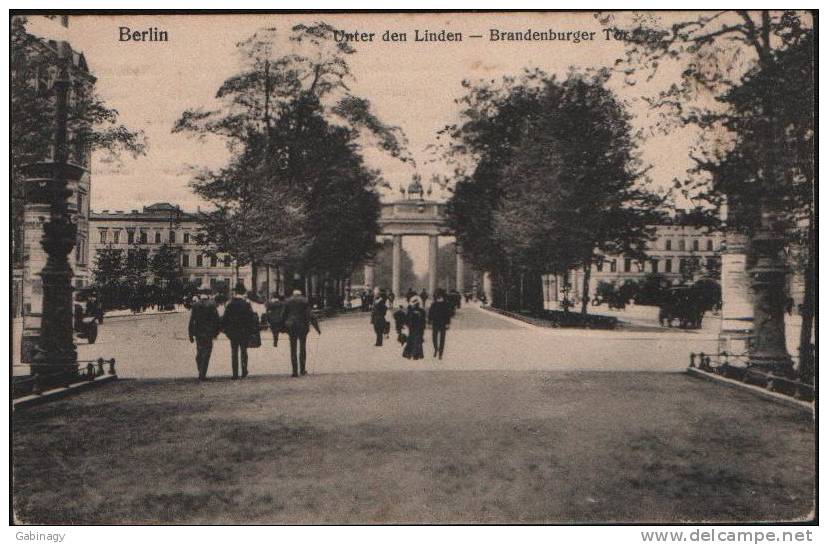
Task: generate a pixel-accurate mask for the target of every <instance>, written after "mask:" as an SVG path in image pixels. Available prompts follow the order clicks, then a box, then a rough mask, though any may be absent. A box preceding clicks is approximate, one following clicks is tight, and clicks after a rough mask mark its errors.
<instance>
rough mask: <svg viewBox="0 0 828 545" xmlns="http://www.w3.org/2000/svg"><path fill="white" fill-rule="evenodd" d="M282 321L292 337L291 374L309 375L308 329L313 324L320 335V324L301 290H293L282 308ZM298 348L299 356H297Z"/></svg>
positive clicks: (290, 337)
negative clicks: (306, 367) (306, 364)
mask: <svg viewBox="0 0 828 545" xmlns="http://www.w3.org/2000/svg"><path fill="white" fill-rule="evenodd" d="M282 323H283V324H284V325H285V329H286V330H287V334H288V338H289V339H290V365H291V367H292V369H293V374H292V375H291V376H294V377H298V376H299V375H300V374H302V375H307V374H308V372H307V370H306V369H305V362H306V360H307V352H306V344H307V338H308V331H309V330H310V326H311V325H313V327H314V329H316V332H317V333H319V334H320V335H321V334H322V332H321V331H320V330H319V324H318V323H317V322H316V318H315V317H314V316H313V315H312V314H311V307H310V303H309V302H308V299H307V298H306V297H305V296H303V295H302V292H301V291H300V290H293V295H291V296H290V297H289V298H288V299H287V300H286V301H285V305H284V308H283V309H282ZM297 350H298V358H297Z"/></svg>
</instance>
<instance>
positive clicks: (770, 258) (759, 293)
mask: <svg viewBox="0 0 828 545" xmlns="http://www.w3.org/2000/svg"><path fill="white" fill-rule="evenodd" d="M769 221H770V218H768V219H763V223H764V225H763V226H762V228H761V229H760V230H759V232H758V233H756V234H755V235H754V236H753V238H752V240H751V248H752V250H753V255H754V257H755V260H756V261H755V263H754V265H753V267H751V268H750V269H749V270H748V273H749V274H750V277H751V287H752V288H753V336H752V339H751V343H750V365H751V367H755V368H758V369H759V370H761V371H762V372H767V373H772V374H779V375H792V374H793V362H792V360H791V357H790V355H789V354H788V349H787V346H786V345H785V275H786V274H787V272H788V271H787V267H786V266H785V263H784V262H783V261H782V259H781V253H782V248H783V246H784V239H783V238H782V237H781V236H780V235H779V234H778V233H777V232H776V226H774V225H769Z"/></svg>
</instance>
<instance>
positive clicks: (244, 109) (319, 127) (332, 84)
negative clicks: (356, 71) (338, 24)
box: [173, 23, 409, 281]
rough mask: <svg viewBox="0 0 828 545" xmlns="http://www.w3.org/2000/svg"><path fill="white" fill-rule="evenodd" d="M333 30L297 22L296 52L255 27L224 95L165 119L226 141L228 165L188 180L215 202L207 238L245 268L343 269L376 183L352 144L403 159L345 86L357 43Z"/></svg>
mask: <svg viewBox="0 0 828 545" xmlns="http://www.w3.org/2000/svg"><path fill="white" fill-rule="evenodd" d="M333 35H334V29H333V27H331V26H330V25H327V24H325V23H317V24H314V25H311V26H306V25H297V26H295V27H293V29H292V33H291V35H290V40H291V42H292V44H293V52H291V53H288V54H283V55H278V54H277V43H278V41H277V37H276V31H275V30H274V29H265V30H263V31H261V32H258V33H256V34H255V35H254V36H252V37H251V38H250V39H248V40H246V41H244V42H241V43H240V44H238V45H239V51H240V53H241V57H242V60H243V67H242V68H243V69H242V72H240V73H239V74H237V75H236V76H233V77H231V78H229V79H228V80H226V81H225V82H224V84H223V85H222V86H221V88H220V89H219V91H218V93H217V98H219V99H220V100H222V102H223V104H224V106H223V107H222V108H220V109H218V110H214V111H203V110H188V111H186V112H184V114H183V115H182V116H181V118H180V119H179V120H178V122H177V123H176V125H175V127H174V129H173V130H174V132H178V131H185V132H188V133H191V134H195V135H199V136H205V135H214V136H219V137H221V138H223V139H224V140H225V141H226V142H227V145H228V146H229V148H230V150H231V151H232V153H233V159H232V160H231V163H230V164H229V165H228V166H227V167H225V168H224V169H221V170H219V171H216V172H212V171H204V172H202V173H201V174H200V175H199V176H198V177H197V178H196V179H195V180H194V182H193V188H194V189H195V191H196V193H198V194H199V195H201V196H203V197H205V198H206V199H208V200H209V201H211V202H212V203H213V204H214V205H215V206H216V210H215V211H214V212H212V213H210V214H209V217H208V218H207V221H205V231H206V235H207V238H208V239H209V240H210V241H211V242H213V243H214V244H216V245H217V247H218V249H219V250H221V251H225V252H228V253H230V254H232V255H233V256H234V257H236V258H237V259H239V260H240V261H241V262H251V263H252V264H253V265H254V276H255V266H256V265H257V264H259V263H267V264H270V265H279V266H286V267H289V268H292V269H294V270H296V271H299V272H301V273H303V274H304V273H309V272H314V273H317V274H319V273H321V274H324V275H333V276H334V277H336V278H342V277H344V276H345V275H346V274H347V273H348V272H350V270H351V269H352V268H353V267H354V266H355V265H356V264H357V263H359V262H360V261H362V260H364V259H365V258H367V257H370V256H371V255H373V252H374V251H375V249H376V243H375V242H374V239H375V236H376V234H377V227H376V219H377V217H378V207H379V201H378V198H377V197H376V194H375V193H374V189H375V187H376V186H377V185H378V184H381V183H383V182H382V181H381V179H380V177H379V175H378V174H377V173H376V172H372V171H370V170H369V169H367V168H366V167H365V165H364V164H363V161H362V158H361V155H360V150H361V146H362V145H364V144H366V143H373V144H376V145H378V146H379V147H380V148H381V149H383V150H385V151H386V152H388V153H390V154H391V155H392V156H395V157H398V158H400V159H401V160H409V158H408V156H407V155H406V152H405V149H404V137H403V136H402V133H401V132H400V131H399V129H397V128H395V127H390V126H387V125H385V124H383V123H382V122H380V121H379V120H378V119H377V117H376V116H375V115H374V114H373V113H372V112H371V107H370V104H369V103H368V101H367V100H365V99H362V98H359V97H355V96H353V95H352V94H351V93H350V92H349V90H348V87H347V84H346V82H347V80H348V79H349V78H350V69H349V67H348V63H347V61H346V57H347V56H348V55H351V54H353V53H354V51H353V49H352V48H351V47H350V46H349V45H348V44H347V43H346V42H336V41H335V40H334V39H333ZM239 235H241V236H239ZM254 281H255V279H254Z"/></svg>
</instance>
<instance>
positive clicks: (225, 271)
mask: <svg viewBox="0 0 828 545" xmlns="http://www.w3.org/2000/svg"><path fill="white" fill-rule="evenodd" d="M198 216H199V215H198V213H197V212H196V213H188V212H184V211H182V210H181V208H180V207H179V206H177V205H173V204H170V203H164V202H162V203H155V204H152V205H150V206H145V207H143V209H141V210H130V211H129V212H124V211H122V210H114V211H110V210H102V211H100V212H94V211H93V212H92V213H91V214H90V217H89V224H90V227H89V230H90V236H91V240H90V244H89V257H88V260H89V262H90V267H92V269H93V270H94V266H95V259H96V256H97V254H98V251H100V250H103V249H116V250H123V251H124V252H128V251H129V250H130V249H134V248H143V249H146V250H148V253H149V257H150V259H151V258H152V256H153V255H154V254H155V253H156V252H158V250H160V249H161V247H162V246H164V245H167V246H170V247H172V248H174V249H175V250H176V252H177V253H178V262H179V266H180V270H181V278H182V279H183V280H185V281H189V282H191V283H193V284H195V285H197V286H201V287H211V288H213V289H219V288H220V287H222V286H224V287H230V288H232V287H233V286H234V285H236V284H237V283H238V282H241V283H243V284H244V285H245V286H247V287H248V288H250V286H251V270H250V266H244V267H236V262H235V261H234V260H233V259H232V258H231V257H230V256H229V255H226V254H221V253H219V254H215V253H213V252H210V251H209V248H207V247H206V246H204V245H203V244H200V243H199V242H198V234H199V233H200V231H201V224H200V222H199V218H198Z"/></svg>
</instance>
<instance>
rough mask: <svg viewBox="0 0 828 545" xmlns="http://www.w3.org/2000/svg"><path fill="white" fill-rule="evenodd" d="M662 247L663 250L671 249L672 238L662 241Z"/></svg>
mask: <svg viewBox="0 0 828 545" xmlns="http://www.w3.org/2000/svg"><path fill="white" fill-rule="evenodd" d="M664 249H665V250H672V249H673V240H672V239H669V238H668V239H667V240H665V241H664Z"/></svg>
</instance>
